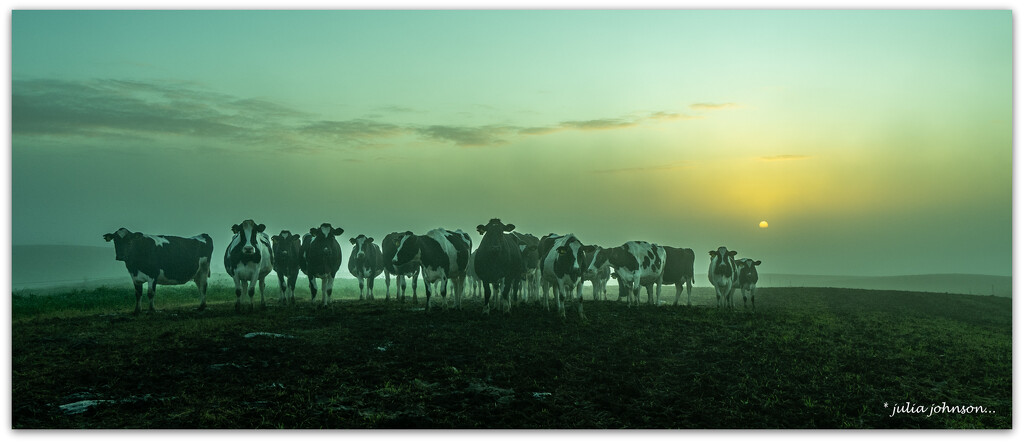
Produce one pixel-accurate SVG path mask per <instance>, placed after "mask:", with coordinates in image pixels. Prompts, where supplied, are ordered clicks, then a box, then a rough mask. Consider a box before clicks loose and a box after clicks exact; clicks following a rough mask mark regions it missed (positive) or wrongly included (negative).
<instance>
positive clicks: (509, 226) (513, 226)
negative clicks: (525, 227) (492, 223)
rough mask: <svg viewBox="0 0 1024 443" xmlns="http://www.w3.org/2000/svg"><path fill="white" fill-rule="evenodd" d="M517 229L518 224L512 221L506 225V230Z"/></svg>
mask: <svg viewBox="0 0 1024 443" xmlns="http://www.w3.org/2000/svg"><path fill="white" fill-rule="evenodd" d="M515 229H516V225H513V224H512V223H509V224H507V225H505V232H512V231H514V230H515Z"/></svg>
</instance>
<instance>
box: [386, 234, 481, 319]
mask: <svg viewBox="0 0 1024 443" xmlns="http://www.w3.org/2000/svg"><path fill="white" fill-rule="evenodd" d="M470 248H472V241H471V240H470V238H469V235H467V234H466V233H465V232H462V231H461V230H458V231H449V230H447V229H442V228H438V229H434V230H431V231H430V232H427V234H426V235H415V234H413V233H412V232H409V231H406V232H405V234H403V235H402V236H401V238H400V239H399V245H398V251H397V252H396V253H395V258H394V259H393V260H392V262H393V264H394V266H395V268H396V269H398V268H403V267H408V266H411V265H416V266H419V267H420V268H421V270H422V273H423V283H424V289H425V290H426V293H427V301H426V303H427V311H428V312H429V311H430V296H431V294H432V293H434V292H437V289H438V288H439V289H440V293H441V299H442V300H443V302H442V306H443V307H444V308H447V307H448V299H447V297H448V280H451V281H452V283H453V286H454V290H455V305H456V306H457V307H458V308H460V309H461V308H462V293H463V291H464V289H465V288H464V286H465V282H466V265H468V264H469V250H470Z"/></svg>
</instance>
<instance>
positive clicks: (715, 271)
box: [708, 246, 736, 308]
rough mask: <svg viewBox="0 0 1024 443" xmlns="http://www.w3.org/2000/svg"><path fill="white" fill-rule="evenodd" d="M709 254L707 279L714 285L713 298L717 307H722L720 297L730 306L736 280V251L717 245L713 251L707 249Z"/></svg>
mask: <svg viewBox="0 0 1024 443" xmlns="http://www.w3.org/2000/svg"><path fill="white" fill-rule="evenodd" d="M708 255H710V256H711V264H710V265H709V266H708V281H710V282H711V285H712V286H714V287H715V299H716V300H717V301H718V307H722V298H723V297H724V298H725V303H726V305H728V306H729V307H730V308H731V307H732V291H733V284H734V283H735V282H736V262H735V257H736V251H730V250H729V248H726V247H725V246H719V247H718V249H716V250H714V251H708Z"/></svg>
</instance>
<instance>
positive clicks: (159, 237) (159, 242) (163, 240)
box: [145, 234, 170, 248]
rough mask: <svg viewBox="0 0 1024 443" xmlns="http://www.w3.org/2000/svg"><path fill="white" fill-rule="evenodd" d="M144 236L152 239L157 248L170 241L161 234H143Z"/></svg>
mask: <svg viewBox="0 0 1024 443" xmlns="http://www.w3.org/2000/svg"><path fill="white" fill-rule="evenodd" d="M145 237H146V238H150V239H152V240H153V242H155V243H156V247H158V248H159V247H161V246H163V245H166V244H168V243H170V241H168V240H167V239H166V238H164V237H163V236H162V235H150V234H146V235H145Z"/></svg>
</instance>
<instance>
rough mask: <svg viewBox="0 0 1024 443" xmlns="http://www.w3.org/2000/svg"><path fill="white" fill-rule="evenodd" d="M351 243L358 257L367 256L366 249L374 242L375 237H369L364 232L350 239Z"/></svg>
mask: <svg viewBox="0 0 1024 443" xmlns="http://www.w3.org/2000/svg"><path fill="white" fill-rule="evenodd" d="M348 242H349V243H352V245H353V248H352V250H353V252H355V256H356V258H364V257H366V249H367V248H369V247H370V245H371V244H373V237H367V236H365V235H363V234H359V236H358V237H355V238H350V239H348Z"/></svg>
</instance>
